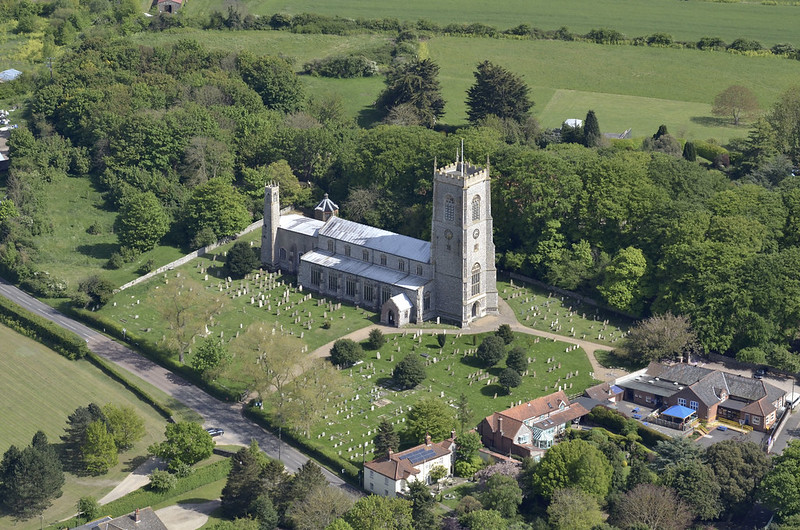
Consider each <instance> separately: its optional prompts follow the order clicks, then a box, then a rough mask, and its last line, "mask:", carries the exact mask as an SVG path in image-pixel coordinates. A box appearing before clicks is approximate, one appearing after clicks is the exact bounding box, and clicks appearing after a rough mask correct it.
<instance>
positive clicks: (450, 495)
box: [441, 482, 478, 510]
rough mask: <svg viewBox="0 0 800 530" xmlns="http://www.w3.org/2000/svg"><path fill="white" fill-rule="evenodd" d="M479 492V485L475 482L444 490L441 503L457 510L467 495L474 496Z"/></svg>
mask: <svg viewBox="0 0 800 530" xmlns="http://www.w3.org/2000/svg"><path fill="white" fill-rule="evenodd" d="M477 490H478V485H477V484H476V483H475V482H466V483H464V484H459V485H458V486H455V487H453V488H449V489H444V490H442V501H441V502H442V504H444V505H445V506H447V507H448V508H450V509H451V510H455V509H456V506H458V503H459V502H461V499H462V498H464V497H466V496H467V495H473V496H474V495H475V493H476V492H477Z"/></svg>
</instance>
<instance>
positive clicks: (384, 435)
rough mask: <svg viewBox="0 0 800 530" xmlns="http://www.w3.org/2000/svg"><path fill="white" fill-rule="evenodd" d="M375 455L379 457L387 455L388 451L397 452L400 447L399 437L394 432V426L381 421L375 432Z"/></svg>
mask: <svg viewBox="0 0 800 530" xmlns="http://www.w3.org/2000/svg"><path fill="white" fill-rule="evenodd" d="M374 442H375V454H376V455H378V456H379V457H381V456H384V455H388V454H389V450H392V451H397V449H398V447H400V436H398V434H397V433H396V432H395V431H394V425H392V424H391V423H389V421H388V420H387V419H385V418H384V419H382V420H381V422H380V423H379V424H378V429H377V431H376V432H375V438H374Z"/></svg>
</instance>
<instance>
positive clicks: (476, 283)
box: [472, 263, 481, 296]
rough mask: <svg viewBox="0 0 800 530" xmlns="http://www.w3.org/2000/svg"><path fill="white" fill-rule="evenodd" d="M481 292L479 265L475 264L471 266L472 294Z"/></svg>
mask: <svg viewBox="0 0 800 530" xmlns="http://www.w3.org/2000/svg"><path fill="white" fill-rule="evenodd" d="M480 292H481V266H480V265H479V264H477V263H476V264H475V265H473V266H472V296H475V295H477V294H480Z"/></svg>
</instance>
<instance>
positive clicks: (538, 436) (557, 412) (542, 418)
mask: <svg viewBox="0 0 800 530" xmlns="http://www.w3.org/2000/svg"><path fill="white" fill-rule="evenodd" d="M586 414H589V411H588V410H586V408H585V407H584V406H583V405H581V404H580V403H570V402H569V399H568V398H567V395H566V394H565V393H564V391H563V390H559V391H558V392H555V393H553V394H550V395H548V396H544V397H540V398H537V399H534V400H533V401H528V402H527V403H522V404H521V405H517V406H516V407H511V408H510V409H507V410H504V411H503V412H495V413H494V414H492V415H491V416H487V417H486V418H484V419H483V421H481V422H480V424H478V434H480V435H481V440H482V441H483V445H485V446H486V447H489V448H490V449H494V450H495V451H497V452H498V453H501V454H504V455H512V454H513V455H518V456H521V457H526V456H530V457H533V458H535V459H536V458H540V457H541V456H542V455H543V454H544V452H545V451H546V450H547V449H549V448H550V447H552V446H553V444H555V442H556V438H557V437H558V436H559V435H560V434H562V433H563V432H564V431H565V430H566V428H567V424H569V423H572V422H576V421H577V420H579V419H580V418H581V417H583V416H585V415H586Z"/></svg>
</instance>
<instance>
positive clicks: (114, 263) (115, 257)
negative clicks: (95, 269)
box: [106, 252, 125, 270]
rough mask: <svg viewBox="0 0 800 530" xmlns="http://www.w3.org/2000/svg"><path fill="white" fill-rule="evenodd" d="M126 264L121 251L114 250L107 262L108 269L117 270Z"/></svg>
mask: <svg viewBox="0 0 800 530" xmlns="http://www.w3.org/2000/svg"><path fill="white" fill-rule="evenodd" d="M123 265H125V260H124V259H122V254H120V253H119V252H114V253H113V254H111V257H110V258H108V261H107V262H106V269H111V270H116V269H121V268H122V266H123Z"/></svg>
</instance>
